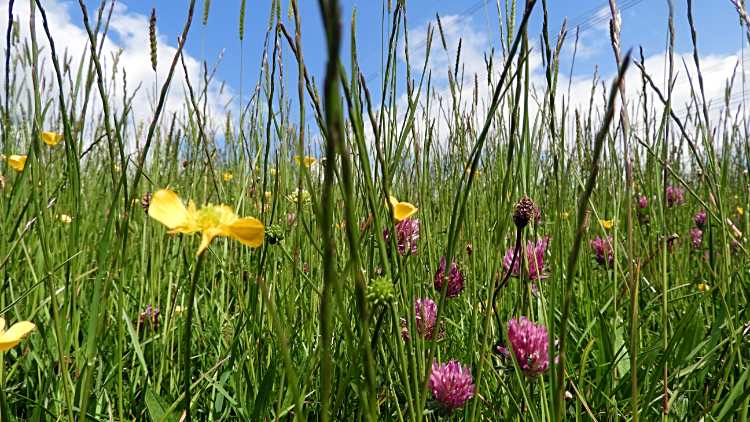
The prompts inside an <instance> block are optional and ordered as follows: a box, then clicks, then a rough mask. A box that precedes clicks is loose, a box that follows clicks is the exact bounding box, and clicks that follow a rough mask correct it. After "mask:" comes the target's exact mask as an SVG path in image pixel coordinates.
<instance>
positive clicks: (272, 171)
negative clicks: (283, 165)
mask: <svg viewBox="0 0 750 422" xmlns="http://www.w3.org/2000/svg"><path fill="white" fill-rule="evenodd" d="M271 174H273V175H274V176H276V169H274V168H272V169H271Z"/></svg>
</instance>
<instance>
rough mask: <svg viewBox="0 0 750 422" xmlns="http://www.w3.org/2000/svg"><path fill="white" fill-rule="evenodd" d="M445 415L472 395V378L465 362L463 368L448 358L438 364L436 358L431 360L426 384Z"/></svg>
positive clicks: (448, 414)
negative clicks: (430, 369)
mask: <svg viewBox="0 0 750 422" xmlns="http://www.w3.org/2000/svg"><path fill="white" fill-rule="evenodd" d="M427 386H428V387H429V388H430V391H432V395H433V396H434V397H435V401H437V402H438V403H439V404H440V406H441V407H442V408H443V409H444V410H445V413H446V414H447V416H449V417H450V416H452V415H453V413H454V412H455V411H456V410H458V409H459V408H461V406H463V405H464V403H466V401H468V400H469V399H470V398H472V397H474V389H475V386H474V379H473V378H472V376H471V370H470V367H469V365H468V364H467V365H466V366H465V367H464V368H463V369H462V368H461V364H460V363H459V362H456V361H454V360H453V359H451V360H450V362H448V363H447V364H445V363H444V364H442V365H440V366H438V364H437V360H433V361H432V372H431V373H430V381H429V383H428V384H427Z"/></svg>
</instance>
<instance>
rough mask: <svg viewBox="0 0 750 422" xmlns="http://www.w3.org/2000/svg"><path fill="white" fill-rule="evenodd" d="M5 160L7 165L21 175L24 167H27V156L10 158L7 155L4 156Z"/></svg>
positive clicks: (12, 156)
mask: <svg viewBox="0 0 750 422" xmlns="http://www.w3.org/2000/svg"><path fill="white" fill-rule="evenodd" d="M2 157H3V160H5V162H6V163H8V165H9V166H10V167H11V168H12V169H13V170H15V171H17V172H19V173H21V172H22V171H23V167H24V166H25V165H26V156H25V155H11V156H10V157H6V156H5V155H3V156H2Z"/></svg>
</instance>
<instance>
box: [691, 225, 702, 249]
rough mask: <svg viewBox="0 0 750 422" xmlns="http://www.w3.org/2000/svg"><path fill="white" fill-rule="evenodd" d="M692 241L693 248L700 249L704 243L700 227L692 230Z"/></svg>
mask: <svg viewBox="0 0 750 422" xmlns="http://www.w3.org/2000/svg"><path fill="white" fill-rule="evenodd" d="M690 241H691V242H692V243H693V248H694V249H698V248H700V247H701V245H702V244H703V232H702V231H700V230H699V229H693V230H690Z"/></svg>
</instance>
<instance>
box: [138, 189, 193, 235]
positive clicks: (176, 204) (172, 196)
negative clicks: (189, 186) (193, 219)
mask: <svg viewBox="0 0 750 422" xmlns="http://www.w3.org/2000/svg"><path fill="white" fill-rule="evenodd" d="M191 206H192V207H191V208H192V209H193V210H195V204H191ZM148 215H149V216H151V218H153V219H154V220H156V221H158V222H160V223H162V224H164V225H165V226H167V227H169V228H170V229H178V228H183V227H185V226H186V225H187V219H188V215H189V214H188V210H187V209H186V208H185V204H183V203H182V200H181V199H180V197H179V196H178V195H177V194H176V193H174V192H173V191H171V190H165V189H162V190H159V191H157V192H156V193H154V195H153V196H152V197H151V204H150V205H149V206H148ZM196 231H197V230H196ZM180 232H182V231H180ZM193 233H194V232H193Z"/></svg>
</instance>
